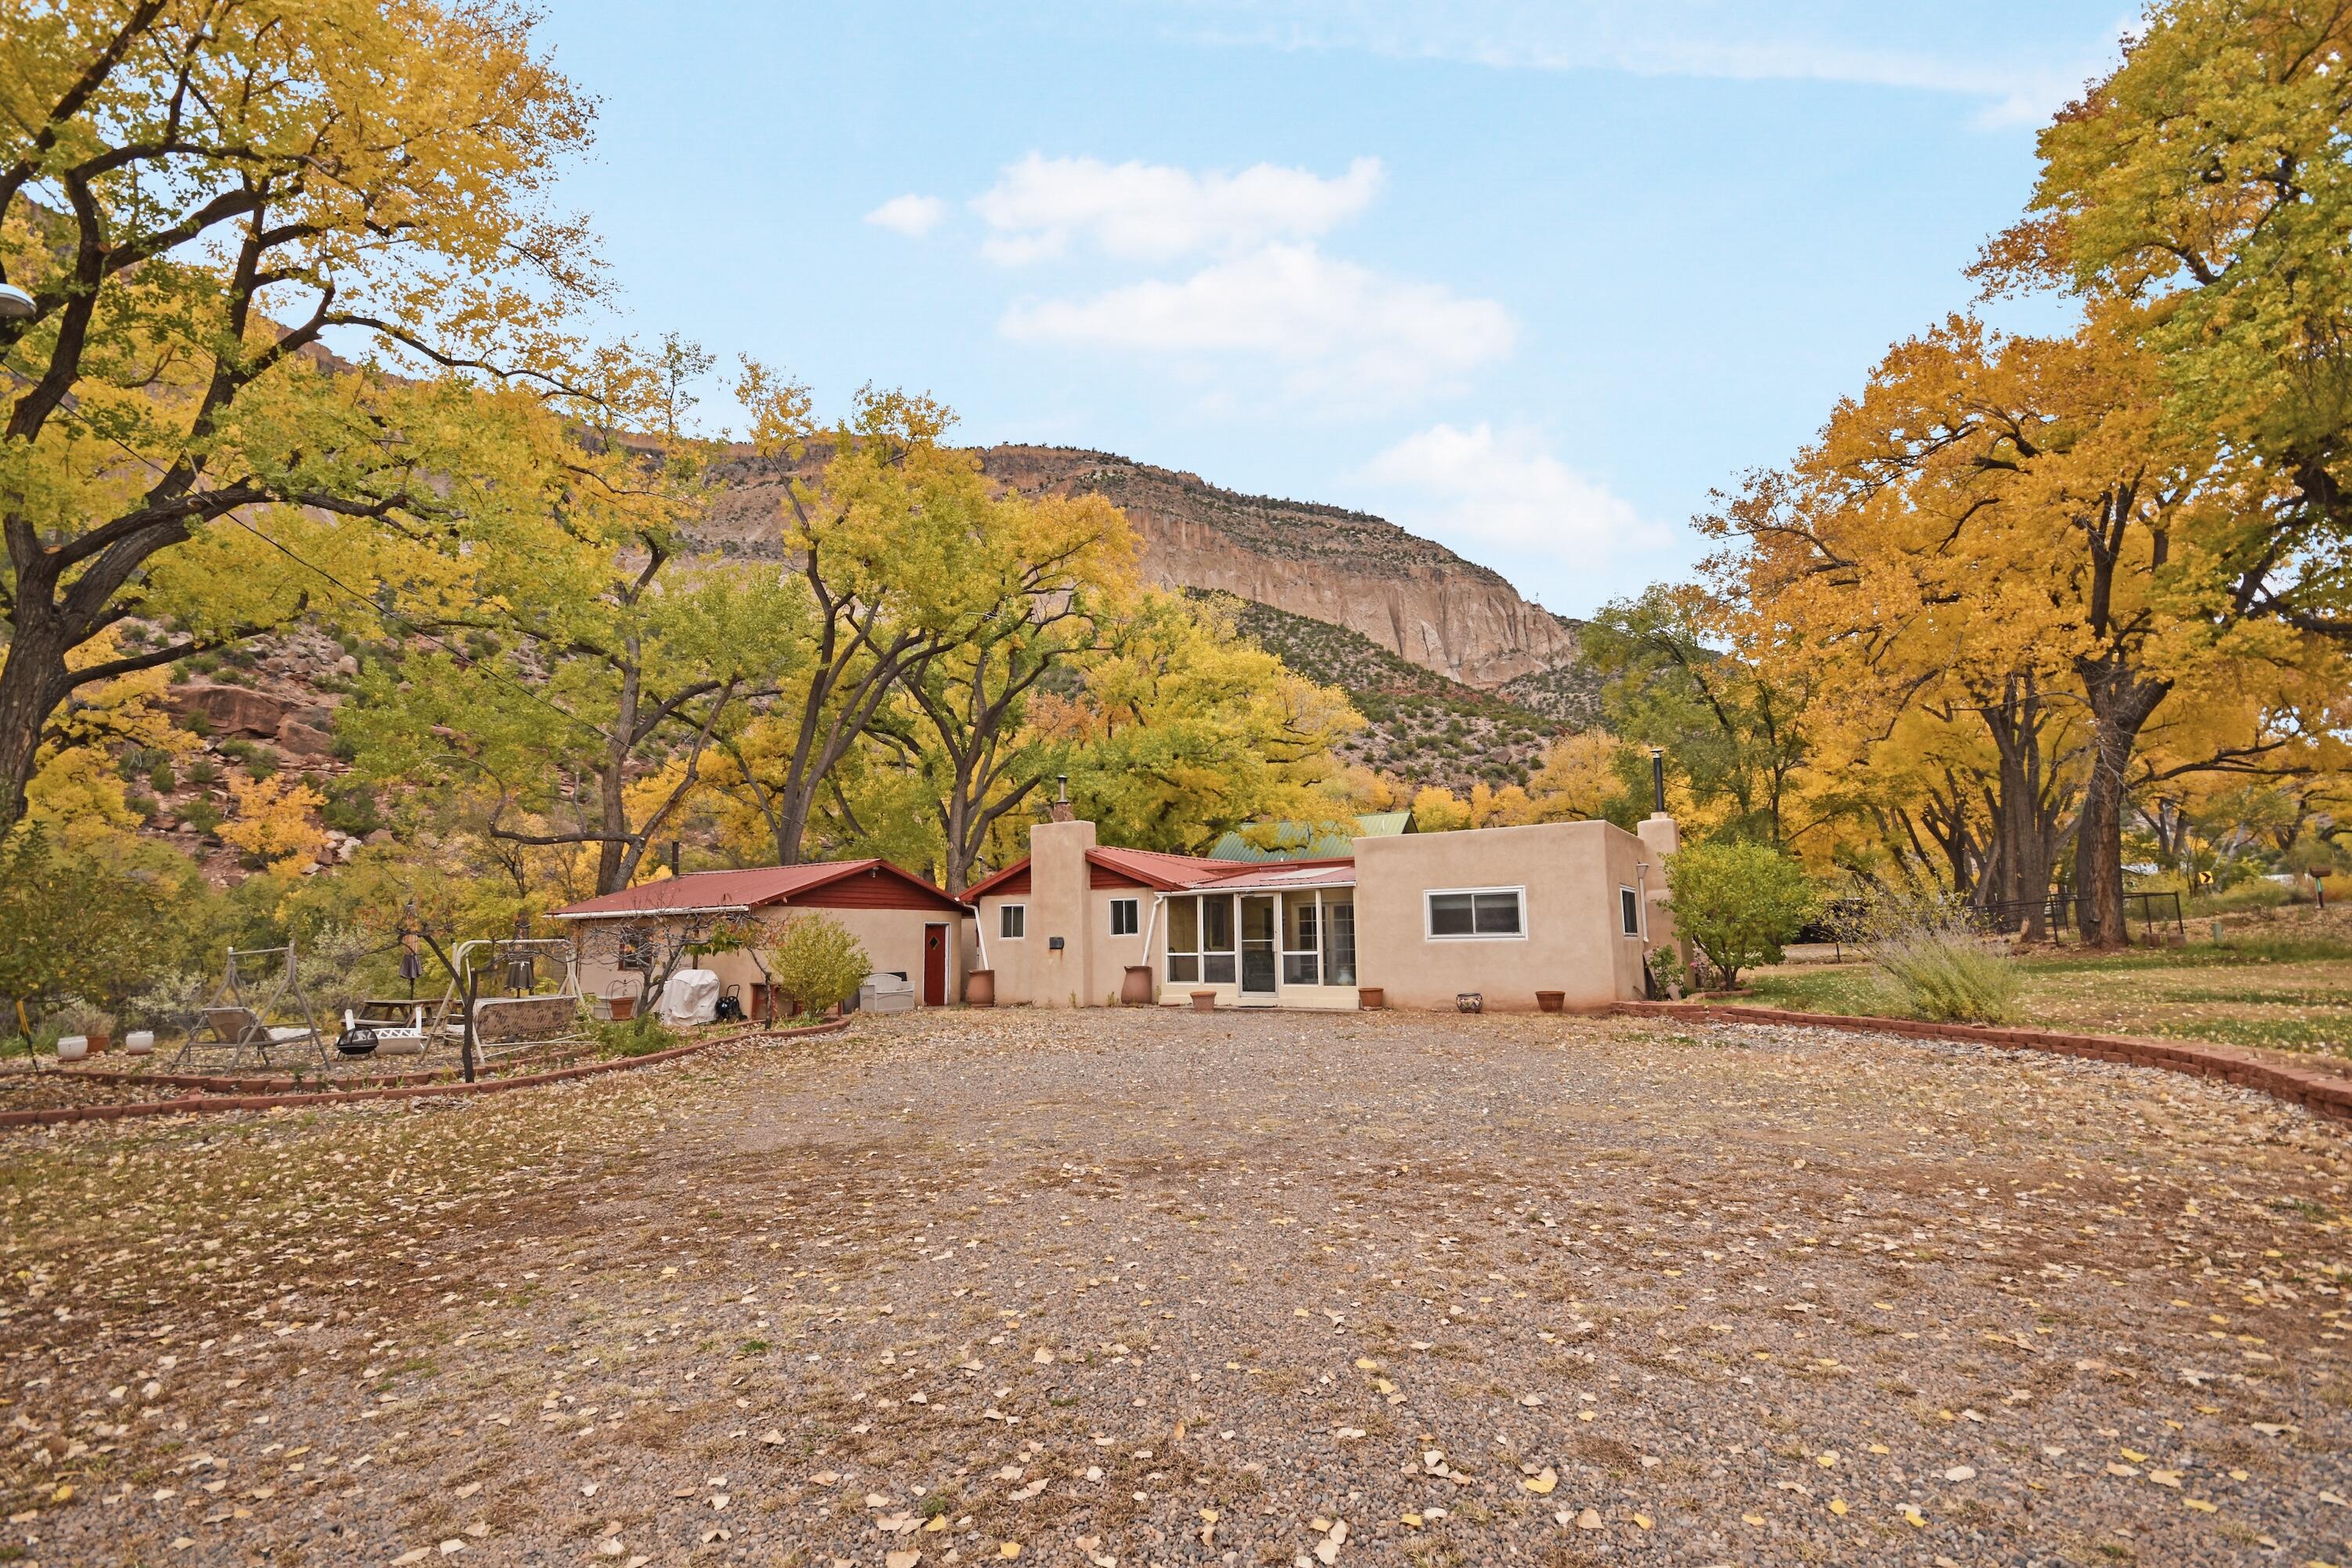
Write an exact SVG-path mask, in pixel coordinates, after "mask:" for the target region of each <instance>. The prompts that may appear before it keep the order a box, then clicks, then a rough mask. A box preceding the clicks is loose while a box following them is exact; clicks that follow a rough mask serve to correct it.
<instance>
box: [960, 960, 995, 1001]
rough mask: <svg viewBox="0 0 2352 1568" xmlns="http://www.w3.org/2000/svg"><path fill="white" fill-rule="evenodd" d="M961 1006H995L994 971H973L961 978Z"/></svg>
mask: <svg viewBox="0 0 2352 1568" xmlns="http://www.w3.org/2000/svg"><path fill="white" fill-rule="evenodd" d="M963 1005H965V1006H967V1007H993V1006H995V1005H996V971H994V970H993V969H975V970H973V971H972V972H971V973H969V974H967V975H965V976H964V977H963Z"/></svg>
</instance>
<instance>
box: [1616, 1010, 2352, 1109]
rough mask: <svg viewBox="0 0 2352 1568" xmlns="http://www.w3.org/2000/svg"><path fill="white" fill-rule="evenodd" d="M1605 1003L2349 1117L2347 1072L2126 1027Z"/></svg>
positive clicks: (2351, 1091) (2351, 1084) (2351, 1097)
mask: <svg viewBox="0 0 2352 1568" xmlns="http://www.w3.org/2000/svg"><path fill="white" fill-rule="evenodd" d="M1609 1010H1610V1011H1611V1012H1612V1013H1617V1014H1622V1015H1624V1016H1630V1017H1648V1018H1656V1017H1664V1018H1689V1019H1692V1020H1695V1021H1697V1022H1701V1023H1709V1024H1797V1025H1802V1026H1806V1027H1808V1028H1816V1029H1844V1030H1847V1031H1850V1032H1852V1033H1855V1034H1871V1035H1905V1036H1908V1037H1911V1038H1914V1039H1923V1040H1968V1041H1971V1042H1973V1043H1975V1044H1979V1045H1987V1046H2007V1047H2011V1049H2015V1050H2028V1051H2048V1052H2051V1053H2052V1054H2053V1055H2056V1056H2064V1057H2085V1058H2090V1059H2092V1060H2095V1061H2105V1062H2122V1063H2124V1064H2126V1066H2130V1067H2144V1068H2159V1069H2161V1070H2163V1071H2166V1072H2178V1073H2187V1074H2189V1076H2191V1077H2193V1078H2213V1079H2224V1080H2226V1081H2228V1082H2230V1083H2233V1084H2237V1085H2240V1086H2241V1087H2242V1088H2246V1089H2261V1090H2262V1091H2263V1093H2265V1094H2268V1095H2270V1096H2272V1097H2273V1098H2274V1099H2278V1100H2285V1101H2287V1102H2288V1103H2290V1104H2293V1105H2300V1106H2303V1107H2304V1108H2305V1109H2306V1110H2309V1111H2310V1112H2311V1113H2312V1114H2313V1115H2315V1116H2321V1117H2326V1118H2327V1119H2328V1120H2330V1121H2352V1078H2345V1077H2340V1076H2338V1075H2336V1074H2334V1073H2321V1072H2306V1071H2304V1070H2302V1069H2301V1068H2291V1067H2286V1066H2284V1065H2281V1064H2277V1063H2273V1062H2266V1061H2258V1060H2255V1059H2254V1058H2249V1057H2242V1056H2239V1055H2237V1054H2235V1053H2233V1052H2231V1051H2228V1050H2224V1049H2221V1048H2219V1047H2210V1046H2193V1045H2183V1044H2181V1043H2180V1042H2179V1041H2176V1040H2149V1039H2141V1038H2138V1037H2133V1036H2128V1035H2069V1034H2062V1033H2060V1032H2058V1031H2056V1030H2053V1029H2003V1028H1990V1027H1987V1026H1983V1025H1979V1024H1930V1023H1923V1022H1922V1021H1920V1020H1919V1019H1916V1018H1878V1017H1871V1016H1864V1015H1856V1014H1850V1013H1798V1012H1791V1011H1790V1010H1789V1009H1787V1008H1783V1007H1752V1006H1738V1007H1734V1006H1725V1005H1722V1004H1720V1003H1715V1002H1617V1003H1612V1005H1611V1006H1610V1008H1609Z"/></svg>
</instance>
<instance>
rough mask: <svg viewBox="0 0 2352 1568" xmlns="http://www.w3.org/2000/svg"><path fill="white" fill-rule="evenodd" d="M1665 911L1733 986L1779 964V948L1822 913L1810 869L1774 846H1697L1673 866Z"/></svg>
mask: <svg viewBox="0 0 2352 1568" xmlns="http://www.w3.org/2000/svg"><path fill="white" fill-rule="evenodd" d="M1666 889H1667V891H1668V893H1669V894H1670V895H1671V896H1670V897H1669V898H1668V899H1667V900H1666V908H1668V909H1669V910H1673V911H1674V916H1675V931H1678V932H1679V933H1680V934H1681V935H1683V936H1685V937H1686V938H1688V939H1689V940H1690V941H1692V942H1696V943H1697V944H1698V947H1699V950H1700V951H1701V952H1704V953H1705V954H1706V962H1707V963H1708V964H1709V966H1711V967H1712V968H1714V969H1715V970H1716V971H1717V973H1719V974H1720V975H1721V977H1722V984H1724V985H1725V986H1727V987H1729V986H1732V985H1736V984H1738V982H1739V972H1740V971H1741V970H1743V969H1752V968H1754V967H1755V966H1756V965H1758V964H1759V963H1780V944H1781V943H1782V942H1786V941H1788V940H1789V939H1790V937H1792V936H1795V935H1796V934H1797V932H1798V931H1801V930H1802V929H1803V928H1804V925H1805V922H1806V921H1810V920H1811V919H1812V918H1813V916H1814V914H1815V912H1817V911H1818V910H1820V908H1821V901H1822V900H1821V894H1820V893H1819V892H1818V891H1817V890H1816V889H1814V887H1813V884H1812V882H1811V879H1808V878H1807V877H1806V875H1805V868H1803V867H1801V866H1800V865H1798V864H1797V862H1796V861H1794V860H1792V859H1790V858H1789V857H1788V856H1786V855H1783V854H1781V853H1780V851H1779V850H1778V849H1775V848H1773V847H1771V846H1770V845H1769V844H1743V843H1738V842H1717V843H1713V844H1694V845H1692V846H1690V847H1687V848H1685V849H1683V850H1681V851H1680V852H1678V853H1676V854H1675V855H1673V856H1670V857H1669V858H1667V860H1666Z"/></svg>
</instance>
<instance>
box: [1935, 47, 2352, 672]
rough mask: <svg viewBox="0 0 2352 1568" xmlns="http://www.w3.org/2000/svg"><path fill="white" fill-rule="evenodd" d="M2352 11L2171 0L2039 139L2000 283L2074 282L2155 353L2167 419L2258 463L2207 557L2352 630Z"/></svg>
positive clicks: (2007, 236)
mask: <svg viewBox="0 0 2352 1568" xmlns="http://www.w3.org/2000/svg"><path fill="white" fill-rule="evenodd" d="M2347 65H2352V10H2347V7H2346V6H2344V5H2341V4H2340V3H2338V0H2265V3H2263V4H2260V5H2252V4H2248V3H2246V0H2164V3H2161V4H2158V5H2153V6H2151V7H2150V9H2149V11H2148V14H2147V23H2146V26H2145V27H2144V28H2143V29H2142V30H2141V31H2140V33H2139V35H2138V37H2136V38H2135V39H2134V40H2132V41H2131V43H2130V44H2129V46H2128V47H2127V48H2126V53H2125V57H2124V61H2123V64H2122V65H2121V66H2120V67H2119V68H2117V69H2116V70H2115V71H2114V72H2112V73H2111V74H2110V75H2109V76H2108V77H2106V78H2105V79H2104V80H2102V81H2100V82H2097V83H2095V84H2094V85H2093V86H2092V87H2091V88H2090V89H2088V91H2086V92H2085V94H2084V97H2083V98H2082V100H2080V101H2078V102H2076V103H2074V104H2072V105H2069V106H2068V107H2067V109H2066V110H2064V111H2063V112H2062V113H2061V114H2060V115H2059V116H2058V117H2057V118H2056V119H2055V120H2054V121H2053V122H2052V123H2051V125H2050V126H2049V127H2048V128H2047V129H2045V130H2044V131H2043V132H2042V135H2041V138H2040V142H2039V150H2040V153H2041V156H2042V174H2041V179H2040V182H2039V184H2037V186H2036V188H2035V191H2034V195H2033V198H2032V204H2031V207H2030V211H2029V214H2028V216H2026V218H2025V219H2024V220H2023V221H2021V223H2019V224H2018V225H2016V226H2014V227H2012V228H2011V229H2010V230H2009V231H2007V232H2006V233H2004V234H2003V235H2001V236H2000V237H1999V238H1997V239H1996V240H1995V241H1994V242H1993V243H1992V244H1991V245H1990V246H1989V247H1987V250H1986V254H1985V256H1984V258H1983V260H1982V262H1981V263H1980V265H1979V268H1978V276H1979V279H1982V280H1983V281H1984V282H1985V284H1986V286H1987V288H1988V289H1994V290H2000V289H2015V290H2035V289H2050V288H2053V287H2055V288H2061V289H2068V290H2071V291H2072V292H2073V293H2074V295H2075V296H2076V298H2077V300H2078V301H2079V302H2080V304H2081V306H2082V308H2083V309H2084V310H2086V311H2087V312H2088V313H2089V314H2090V315H2091V316H2092V318H2093V319H2094V320H2095V321H2101V322H2104V323H2105V325H2106V326H2107V328H2108V330H2109V331H2112V332H2113V333H2114V334H2116V336H2119V337H2125V338H2128V339H2130V340H2131V341H2133V342H2135V343H2137V345H2138V346H2139V347H2140V348H2141V349H2143V350H2144V351H2145V352H2146V353H2147V354H2148V355H2150V356H2151V357H2150V365H2151V368H2152V370H2153V372H2154V374H2156V375H2157V376H2158V378H2159V379H2160V381H2161V383H2162V385H2163V388H2164V391H2165V394H2166V395H2165V398H2164V405H2165V406H2164V410H2163V412H2164V417H2165V420H2166V423H2167V425H2168V426H2169V428H2170V429H2171V430H2173V431H2174V432H2176V433H2177V434H2179V435H2180V436H2181V437H2184V438H2206V439H2218V440H2220V441H2221V443H2222V444H2223V445H2224V446H2225V447H2227V448H2229V449H2230V450H2231V452H2232V453H2234V454H2238V455H2240V456H2242V458H2246V459H2248V461H2249V463H2250V464H2258V465H2259V468H2260V479H2259V481H2258V482H2257V481H2254V480H2252V478H2251V476H2250V478H2249V482H2248V483H2247V484H2246V485H2245V487H2244V488H2243V490H2242V493H2241V494H2239V495H2238V496H2236V497H2234V498H2233V500H2232V504H2231V512H2232V516H2233V519H2234V522H2233V527H2232V537H2231V540H2230V541H2229V543H2228V547H2227V548H2226V549H2224V548H2221V544H2220V542H2219V541H2216V542H2215V544H2214V545H2213V547H2212V548H2213V549H2214V561H2213V566H2212V570H2214V571H2215V572H2217V573H2219V574H2225V575H2226V577H2227V578H2228V579H2229V580H2231V581H2232V582H2234V583H2235V584H2238V586H2239V589H2240V596H2241V597H2242V598H2243V600H2244V603H2245V606H2246V609H2247V611H2248V612H2249V613H2251V614H2254V615H2260V616H2274V617H2276V618H2278V619H2281V620H2283V621H2284V622H2286V623H2288V624H2290V625H2292V626H2296V627H2298V628H2301V629H2303V630H2306V631H2310V632H2314V633H2317V634H2319V635H2321V636H2325V637H2331V638H2334V639H2336V640H2337V641H2339V642H2352V499H2347V485H2352V263H2347V256H2346V253H2345V246H2344V236H2345V235H2346V233H2347V232H2352V142H2347V138H2346V136H2345V134H2344V127H2345V125H2346V123H2347V120H2352V70H2347Z"/></svg>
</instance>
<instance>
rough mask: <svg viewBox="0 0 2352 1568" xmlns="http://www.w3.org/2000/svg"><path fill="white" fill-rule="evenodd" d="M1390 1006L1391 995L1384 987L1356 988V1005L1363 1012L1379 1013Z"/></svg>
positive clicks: (1368, 986)
mask: <svg viewBox="0 0 2352 1568" xmlns="http://www.w3.org/2000/svg"><path fill="white" fill-rule="evenodd" d="M1356 1005H1357V1006H1358V1007H1360V1008H1361V1009H1362V1010H1363V1011H1365V1012H1367V1013H1377V1012H1379V1011H1380V1010H1381V1008H1383V1007H1385V1006H1387V1005H1389V994H1388V992H1387V991H1386V990H1385V989H1384V988H1383V987H1381V986H1378V985H1359V986H1357V987H1356Z"/></svg>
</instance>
